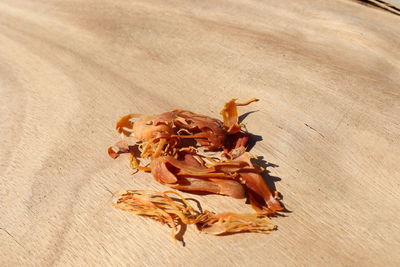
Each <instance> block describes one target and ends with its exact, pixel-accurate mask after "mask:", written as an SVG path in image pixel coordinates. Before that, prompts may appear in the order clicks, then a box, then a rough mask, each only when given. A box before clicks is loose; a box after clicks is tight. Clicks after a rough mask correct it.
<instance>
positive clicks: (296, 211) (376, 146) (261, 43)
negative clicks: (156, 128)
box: [0, 0, 400, 266]
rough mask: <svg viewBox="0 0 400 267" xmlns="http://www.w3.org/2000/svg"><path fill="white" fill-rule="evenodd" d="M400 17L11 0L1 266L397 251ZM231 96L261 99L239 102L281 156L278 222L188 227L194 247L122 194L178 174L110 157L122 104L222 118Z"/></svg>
mask: <svg viewBox="0 0 400 267" xmlns="http://www.w3.org/2000/svg"><path fill="white" fill-rule="evenodd" d="M399 25H400V17H399V16H396V15H394V14H392V13H389V12H386V11H384V10H381V9H377V8H372V7H368V6H365V5H360V4H359V3H357V2H353V1H349V0H336V1H332V0H329V1H328V0H326V1H316V0H315V1H314V0H296V1H290V0H280V1H273V0H271V1H255V0H254V1H253V0H248V1H244V0H243V1H239V0H238V1H219V0H216V1H194V0H191V1H172V0H171V1H166V0H146V1H121V0H119V1H111V0H110V1H105V0H104V1H98V0H96V1H95V0H90V1H89V0H88V1H77V0H75V1H64V0H62V1H61V0H56V1H52V0H47V1H22V0H14V1H5V0H4V1H1V2H0V122H1V128H0V138H1V143H0V144H1V145H0V151H1V153H0V164H1V165H0V177H1V180H0V181H1V184H0V201H1V209H0V217H1V220H0V265H1V266H31V265H32V266H33V265H37V266H51V265H55V266H127V265H131V266H132V265H133V266H135V265H145V266H157V265H161V266H164V265H165V266H261V265H263V266H286V265H300V266H323V265H325V266H327V265H328V266H332V265H346V266H351V265H354V266H376V265H377V266H396V265H397V266H398V265H399V264H400V253H399V251H400V227H399V212H400V164H399V159H400V145H399V142H400V141H399V140H400V137H399V133H400V125H399V121H400V52H399V51H400V27H399ZM233 97H237V98H240V99H243V100H245V99H248V98H250V97H258V98H260V99H261V101H260V102H258V103H255V104H252V105H251V106H248V107H243V108H241V109H240V110H241V112H249V111H256V112H254V113H252V114H251V115H249V116H248V117H247V118H246V120H245V123H246V125H247V128H248V130H249V131H250V132H252V133H254V134H257V135H260V136H262V138H263V140H262V141H260V142H258V143H257V144H256V146H255V147H254V149H253V153H254V154H256V155H262V156H264V158H265V159H266V160H267V161H268V162H270V163H273V164H276V165H279V166H277V167H275V168H272V167H269V168H268V170H269V171H270V175H271V176H274V177H277V178H275V180H278V178H280V179H281V180H280V181H276V183H275V186H276V188H277V189H278V190H279V191H280V192H281V193H282V195H283V196H284V203H285V205H286V207H287V208H288V209H289V210H290V211H292V212H291V213H289V214H287V217H281V218H274V219H273V222H274V223H276V224H278V226H279V230H278V231H276V232H273V233H272V234H270V235H261V234H240V235H231V236H226V237H215V236H208V235H204V234H199V233H197V232H196V231H195V229H193V228H192V227H189V229H188V231H187V232H186V235H185V242H186V246H185V247H183V246H182V245H181V244H179V243H177V244H174V243H173V242H171V240H170V239H169V236H168V234H169V229H168V228H167V227H165V226H161V225H159V224H158V223H156V222H153V221H150V220H147V219H144V218H141V217H138V216H135V215H132V214H129V213H127V212H123V211H120V210H116V209H115V208H113V207H112V206H111V204H112V192H116V191H118V190H122V189H156V190H165V189H166V187H164V186H162V185H159V184H157V183H156V182H155V181H153V179H152V178H151V177H150V176H149V175H147V174H143V173H139V174H136V175H132V174H131V173H132V171H131V170H130V169H129V168H128V161H127V159H126V158H120V159H118V160H112V159H110V158H109V157H108V155H107V153H106V150H107V147H108V146H109V145H111V144H113V143H114V142H115V141H116V140H118V138H119V136H118V134H117V133H116V132H115V131H114V129H113V126H114V123H115V121H116V120H117V119H118V118H119V116H120V115H123V114H126V113H130V112H134V113H159V112H162V111H168V110H171V109H174V108H180V109H190V110H192V111H194V112H198V113H203V114H205V115H209V116H214V117H219V110H220V108H221V107H222V105H223V103H224V102H225V101H227V100H229V99H230V98H233ZM185 195H186V196H190V197H194V198H196V199H198V200H200V201H201V203H202V206H203V208H205V209H209V210H214V211H236V212H249V211H251V209H250V208H249V207H248V206H246V205H245V204H244V201H243V200H234V199H230V198H227V197H222V196H196V195H190V194H185ZM156 264H157V265H156Z"/></svg>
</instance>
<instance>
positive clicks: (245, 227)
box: [114, 190, 275, 238]
mask: <svg viewBox="0 0 400 267" xmlns="http://www.w3.org/2000/svg"><path fill="white" fill-rule="evenodd" d="M118 194H119V195H120V197H119V199H118V201H117V203H115V204H114V206H115V207H117V208H119V209H122V210H127V211H129V212H132V213H135V214H138V215H142V216H147V217H150V218H151V219H153V220H156V221H158V222H160V223H162V224H167V225H168V226H169V227H171V228H172V233H171V237H172V238H175V237H176V234H177V232H178V226H179V225H182V224H186V225H188V224H195V225H196V226H197V229H198V230H199V231H200V232H204V233H208V234H213V235H223V234H232V233H239V232H259V233H267V232H269V231H271V230H274V229H275V226H274V225H273V224H272V223H270V222H269V221H268V220H267V219H266V218H261V217H260V216H259V215H258V214H235V213H220V214H215V213H213V212H210V211H203V212H199V211H197V210H195V209H194V208H193V207H192V206H191V205H190V203H189V202H188V201H187V200H186V199H185V198H183V197H182V196H181V195H180V194H178V193H177V192H173V191H165V192H156V191H149V190H129V191H123V192H119V193H118ZM169 195H174V197H171V196H169Z"/></svg>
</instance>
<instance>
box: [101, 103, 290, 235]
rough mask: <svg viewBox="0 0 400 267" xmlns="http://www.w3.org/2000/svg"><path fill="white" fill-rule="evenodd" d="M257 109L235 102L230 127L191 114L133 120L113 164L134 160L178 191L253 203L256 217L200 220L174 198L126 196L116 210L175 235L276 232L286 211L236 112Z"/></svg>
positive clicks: (121, 125) (123, 124) (228, 110)
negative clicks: (276, 221) (189, 229)
mask: <svg viewBox="0 0 400 267" xmlns="http://www.w3.org/2000/svg"><path fill="white" fill-rule="evenodd" d="M254 101H257V99H252V100H250V101H247V102H245V103H237V102H236V99H232V100H231V101H229V102H228V103H226V104H225V106H224V108H223V109H222V111H221V115H222V116H223V121H221V120H218V119H215V118H211V117H208V116H204V115H200V114H196V113H193V112H190V111H185V110H172V111H170V112H166V113H162V114H160V115H153V116H145V115H138V114H128V115H126V116H123V117H122V118H120V120H119V121H118V122H117V124H116V129H117V131H118V132H119V133H121V135H122V136H123V138H122V140H121V141H119V142H117V143H116V144H115V145H114V146H112V147H110V148H109V149H108V153H109V155H110V156H111V157H112V158H117V157H118V156H119V155H120V154H123V153H127V154H129V155H130V162H131V166H132V167H133V168H135V169H137V170H142V171H145V172H151V174H152V176H153V178H154V179H155V180H156V181H158V182H160V183H161V184H164V185H166V186H169V187H171V188H174V189H178V190H181V191H186V192H192V193H199V192H200V193H213V194H221V195H226V196H230V197H233V198H239V199H241V198H247V201H248V202H249V203H250V204H251V205H252V207H253V208H254V209H255V211H256V212H257V213H255V214H235V213H222V214H214V213H212V212H208V211H205V212H198V211H195V210H194V209H193V208H192V207H191V206H190V205H189V203H188V202H187V201H186V200H185V199H184V198H182V197H181V196H180V195H179V194H177V193H174V192H172V191H167V192H164V193H162V192H153V191H140V190H133V191H125V192H124V193H123V194H122V195H121V197H120V199H119V200H118V201H117V203H116V204H115V206H116V207H117V208H120V209H124V210H128V211H131V212H133V213H135V214H139V215H145V216H149V217H150V218H152V219H154V220H157V221H159V222H161V223H165V224H168V225H169V226H170V227H172V228H173V230H174V233H175V232H176V226H177V225H179V223H183V224H195V225H196V226H197V228H198V229H199V230H200V231H201V232H206V233H210V234H215V235H219V234H227V233H236V232H246V231H248V232H265V231H269V230H272V229H274V226H273V225H272V224H271V223H269V222H268V221H267V219H266V216H269V215H272V214H275V213H276V212H277V211H280V210H283V207H282V205H281V203H280V202H279V200H278V199H277V192H273V191H272V190H271V189H270V188H269V187H268V185H267V184H266V183H265V181H264V180H263V178H262V176H261V174H260V173H261V170H260V169H259V168H257V167H256V166H254V164H253V163H252V158H253V156H252V155H251V154H250V153H248V152H246V147H247V143H248V141H249V137H250V135H249V134H248V133H247V132H245V131H243V130H242V129H241V126H240V125H239V121H238V112H237V107H238V106H243V105H248V104H250V103H252V102H254ZM216 153H218V154H216ZM168 194H175V195H176V196H177V197H178V198H179V201H177V199H173V198H171V197H169V196H168Z"/></svg>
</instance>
